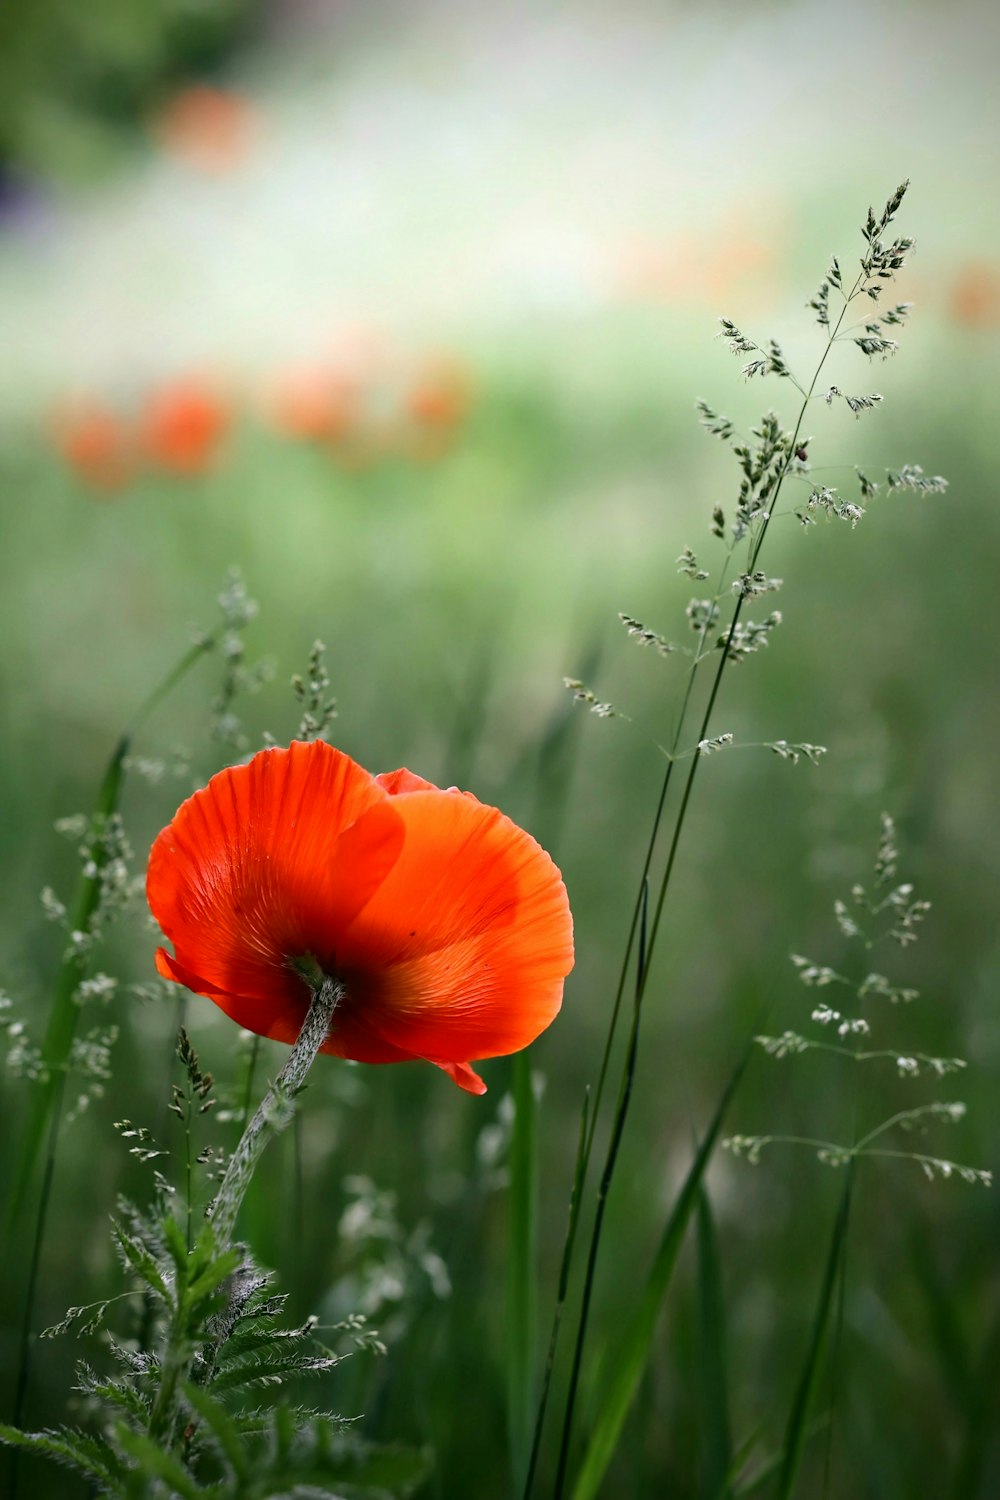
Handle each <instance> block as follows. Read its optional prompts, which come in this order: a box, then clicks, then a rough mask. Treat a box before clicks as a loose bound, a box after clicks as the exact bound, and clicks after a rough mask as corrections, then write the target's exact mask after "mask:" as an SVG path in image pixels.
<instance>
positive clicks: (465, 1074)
mask: <svg viewBox="0 0 1000 1500" xmlns="http://www.w3.org/2000/svg"><path fill="white" fill-rule="evenodd" d="M425 1061H426V1062H432V1063H434V1066H435V1067H436V1068H440V1069H441V1071H442V1072H443V1073H447V1075H448V1077H449V1078H450V1079H451V1080H452V1082H453V1083H457V1084H458V1086H459V1088H460V1089H464V1090H465V1092H466V1093H467V1094H485V1093H486V1085H485V1083H484V1082H483V1080H482V1079H481V1078H480V1076H479V1074H478V1073H477V1072H476V1071H475V1070H474V1069H473V1068H470V1067H469V1064H468V1063H449V1062H437V1060H436V1059H435V1058H433V1057H428V1058H426V1059H425Z"/></svg>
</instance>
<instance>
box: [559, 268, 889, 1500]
mask: <svg viewBox="0 0 1000 1500" xmlns="http://www.w3.org/2000/svg"><path fill="white" fill-rule="evenodd" d="M864 279H865V275H864V271H862V272H861V274H860V275H859V276H858V278H857V280H856V281H855V283H854V286H853V287H852V289H851V291H850V292H849V293H848V294H847V295H846V296H845V297H844V306H843V307H842V309H841V312H840V317H839V318H838V319H837V322H836V324H835V325H834V326H833V327H832V328H831V329H829V330H828V333H827V343H826V347H825V349H824V350H823V353H822V355H821V356H820V359H819V362H818V364H817V366H816V369H815V371H814V373H813V377H812V380H811V381H810V383H809V387H808V389H807V390H806V391H805V392H804V394H803V399H802V405H801V407H800V408H799V414H798V417H797V419H796V423H795V428H794V431H793V433H792V437H791V441H790V442H789V444H788V448H787V451H786V454H785V458H784V462H783V463H782V465H781V470H780V473H779V474H778V478H777V481H776V483H775V487H774V492H773V495H772V496H771V498H770V501H769V504H768V509H767V514H766V515H765V517H764V519H763V521H762V523H761V528H760V531H759V533H758V535H757V537H756V540H755V541H754V543H753V545H752V547H751V549H750V560H749V565H748V568H747V571H748V572H752V571H753V569H754V568H755V567H756V565H757V559H758V557H759V556H760V551H761V548H762V547H763V545H764V538H765V536H766V535H767V531H768V527H769V525H770V522H771V518H772V517H773V515H774V513H775V510H776V508H777V504H778V500H779V498H780V495H781V490H782V486H783V485H784V482H785V478H786V476H787V474H788V470H789V468H790V466H791V463H792V460H793V458H794V456H795V452H796V449H797V447H798V440H799V433H800V432H801V430H802V423H803V422H804V420H805V415H806V412H807V410H808V408H809V403H810V401H811V400H812V397H813V393H814V391H815V389H816V384H817V382H818V380H819V377H820V375H821V373H822V370H823V366H824V365H825V364H826V360H827V356H828V355H829V353H830V350H831V349H832V348H833V345H834V342H835V340H836V338H837V335H838V333H839V332H840V328H841V325H842V324H843V321H844V318H845V316H846V313H847V309H848V307H849V306H850V304H851V302H853V300H854V298H855V297H856V296H857V294H858V291H859V289H860V287H861V285H862V282H863V281H864ZM745 598H746V595H745V594H743V593H740V594H739V595H738V597H737V600H736V605H735V607H734V609H733V615H732V620H731V622H730V626H729V629H728V630H727V632H726V635H725V639H724V641H723V644H722V648H721V651H720V654H719V664H718V666H717V667H716V670H715V676H714V678H713V680H712V686H711V689H710V691H709V695H708V699H707V702H706V704H705V709H704V712H703V714H702V718H701V725H700V727H699V730H698V737H697V747H696V749H695V752H694V755H693V756H692V758H691V766H690V769H689V770H688V774H687V779H686V780H685V783H684V790H683V792H682V794H681V801H680V806H679V807H678V810H677V817H676V819H675V821H674V829H673V834H672V836H671V840H670V846H669V849H668V853H667V862H666V865H665V867H664V871H663V876H662V879H661V881H660V889H659V893H658V896H657V900H656V907H655V910H654V913H653V920H652V923H651V926H650V932H649V944H648V950H647V955H646V960H645V963H640V972H639V974H638V976H637V982H636V996H635V1005H634V1009H633V1012H632V1025H631V1029H630V1032H629V1040H628V1044H627V1050H626V1055H625V1062H624V1065H623V1070H622V1081H621V1086H620V1088H619V1094H618V1101H617V1104H616V1108H615V1117H614V1121H613V1123H612V1127H611V1136H610V1140H609V1143H608V1150H607V1154H606V1157H605V1163H604V1169H603V1172H602V1175H601V1186H600V1192H599V1198H598V1211H597V1215H596V1217H595V1219H594V1224H593V1227H592V1230H591V1239H590V1246H589V1250H588V1257H587V1268H586V1273H585V1277H584V1286H583V1292H582V1296H581V1307H580V1319H579V1323H578V1324H577V1338H576V1347H575V1349H574V1352H573V1365H572V1369H571V1373H570V1381H569V1391H568V1393H567V1397H566V1409H565V1415H564V1418H563V1431H562V1440H561V1443H560V1453H559V1466H558V1470H557V1474H556V1484H555V1490H554V1491H553V1500H562V1495H563V1491H564V1486H565V1481H566V1472H567V1468H568V1463H569V1445H570V1437H571V1434H572V1427H573V1416H574V1409H575V1405H576V1395H577V1388H578V1385H579V1377H580V1371H581V1368H582V1363H583V1348H584V1343H585V1341H586V1335H587V1324H588V1319H589V1313H590V1302H591V1296H592V1293H593V1288H594V1278H595V1273H596V1268H597V1258H598V1250H599V1247H600V1240H601V1231H602V1228H603V1222H604V1212H603V1210H604V1205H605V1203H606V1201H607V1196H608V1192H609V1190H610V1187H611V1180H612V1177H613V1176H614V1169H615V1164H616V1161H617V1157H618V1149H619V1146H620V1144H621V1139H622V1133H623V1131H624V1127H625V1119H626V1116H627V1114H628V1108H629V1103H630V1101H631V1097H632V1080H633V1076H634V1071H635V1061H636V1044H637V1040H638V1031H639V1019H640V1015H641V1012H642V1003H643V1000H644V998H645V993H646V985H647V980H648V976H649V969H650V964H649V959H650V958H651V956H652V951H653V948H654V946H655V944H656V937H657V933H658V931H659V926H660V918H661V917H662V915H663V909H664V906H665V903H666V896H667V891H668V889H669V886H670V879H671V876H672V875H673V870H674V863H675V860H676V857H677V850H678V847H679V845H680V839H681V833H682V831H683V828H684V822H685V818H686V815H687V809H688V803H689V802H690V799H691V792H692V789H693V787H694V780H695V776H696V775H697V772H698V766H699V764H700V762H701V760H702V758H703V752H702V750H701V749H700V745H701V742H702V741H704V740H705V739H707V737H708V733H709V726H710V724H711V718H712V713H713V711H714V708H715V701H716V698H717V697H718V694H719V688H720V686H721V684H722V677H723V674H724V672H725V669H726V664H727V663H728V661H729V659H730V656H731V647H732V642H733V640H734V638H735V635H736V627H737V625H738V624H739V620H740V615H741V613H742V610H743V603H744V599H745ZM689 701H690V698H689V695H685V701H684V705H683V709H682V713H681V716H680V723H679V725H678V729H677V734H676V736H675V741H679V739H680V733H681V729H682V728H683V722H684V718H685V713H686V709H687V706H688V703H689ZM662 804H663V798H662V796H661V800H660V805H659V806H658V808H657V826H658V824H659V819H660V815H661V812H662ZM646 869H647V870H648V861H647V865H646ZM645 878H646V877H645V872H644V876H643V881H645ZM641 889H642V886H641V885H640V900H641ZM638 907H639V901H637V903H636V910H637V912H638ZM634 930H635V924H634V922H633V929H632V933H630V945H631V941H632V938H633V935H634ZM615 1019H617V1007H616V1014H615ZM602 1082H603V1078H602ZM593 1129H594V1124H593V1122H592V1125H591V1130H592V1131H593Z"/></svg>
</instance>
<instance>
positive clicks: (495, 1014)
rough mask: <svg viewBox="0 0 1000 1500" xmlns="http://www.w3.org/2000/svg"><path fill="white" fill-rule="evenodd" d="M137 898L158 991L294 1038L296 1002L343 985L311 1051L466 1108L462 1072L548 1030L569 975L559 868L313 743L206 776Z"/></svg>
mask: <svg viewBox="0 0 1000 1500" xmlns="http://www.w3.org/2000/svg"><path fill="white" fill-rule="evenodd" d="M147 894H148V897H149V904H150V907H151V908H152V911H153V914H154V916H155V917H156V918H157V920H158V921H159V922H160V924H161V926H162V928H163V931H164V933H165V935H166V937H167V938H168V939H169V940H170V941H171V942H172V943H173V945H174V950H175V952H174V955H173V956H171V955H170V954H169V953H168V952H167V951H166V950H165V949H163V948H161V949H159V950H158V952H157V968H158V969H159V972H160V973H161V974H162V975H163V976H164V977H165V978H168V979H173V980H176V981H177V982H178V983H179V984H183V985H186V986H187V988H188V989H191V990H193V991H194V992H195V993H196V994H201V995H205V996H207V997H209V998H210V999H212V1000H214V1001H215V1003H216V1004H217V1005H218V1006H220V1008H221V1009H222V1010H224V1011H225V1012H226V1014H227V1015H229V1016H231V1017H232V1018H233V1019H234V1020H235V1021H237V1022H238V1023H239V1025H241V1026H243V1027H245V1028H246V1029H247V1030H249V1031H254V1032H257V1033H258V1034H260V1035H261V1036H267V1037H272V1038H274V1039H276V1040H279V1041H285V1042H294V1041H295V1039H296V1038H297V1037H298V1035H299V1032H300V1030H301V1028H302V1025H303V1021H304V1018H305V1016H306V1012H307V1009H308V1005H309V989H310V986H311V987H312V988H313V989H316V988H318V987H319V986H320V985H321V984H322V982H323V981H324V980H329V981H332V982H333V983H334V984H335V985H336V986H337V987H338V989H339V992H340V998H339V1000H338V1002H337V1006H336V1010H335V1013H334V1015H333V1019H332V1022H331V1024H330V1027H329V1030H328V1032H327V1033H326V1035H325V1037H324V1039H323V1041H322V1043H321V1050H322V1051H324V1052H328V1053H332V1054H333V1055H334V1056H338V1057H346V1058H352V1059H354V1060H355V1061H358V1062H370V1063H389V1062H405V1061H410V1060H413V1059H414V1058H421V1059H424V1060H426V1061H428V1062H432V1063H434V1064H435V1065H436V1066H437V1067H439V1068H442V1069H443V1070H444V1071H445V1072H446V1073H447V1074H448V1075H449V1076H450V1077H451V1078H452V1079H454V1081H455V1082H456V1083H457V1084H458V1085H459V1086H460V1087H461V1088H463V1089H466V1090H467V1091H469V1092H470V1093H476V1094H478V1093H483V1092H484V1090H485V1084H484V1083H483V1081H482V1079H481V1078H479V1077H478V1075H477V1074H476V1073H475V1072H474V1071H473V1069H472V1067H471V1066H470V1061H471V1060H474V1059H478V1058H488V1057H497V1056H502V1055H505V1054H507V1053H510V1052H517V1051H519V1050H520V1049H521V1048H522V1047H526V1046H527V1045H528V1043H529V1042H531V1041H533V1040H534V1039H535V1037H536V1036H537V1035H538V1034H539V1032H541V1031H543V1030H544V1029H545V1027H546V1026H548V1025H549V1023H550V1022H551V1021H552V1020H553V1018H554V1017H555V1015H556V1013H557V1011H558V1010H559V1007H560V1004H561V1000H562V990H563V980H564V979H565V976H566V975H567V974H568V973H569V971H570V969H571V968H572V964H573V941H572V919H571V916H570V911H569V903H568V900H567V896H566V889H565V886H564V885H563V882H562V879H561V877H560V874H559V871H558V870H557V869H556V867H555V865H554V864H553V863H552V861H551V860H550V859H549V857H548V855H547V854H546V853H545V852H544V851H543V850H542V849H541V848H540V847H539V845H538V844H537V843H536V842H535V840H534V839H533V838H531V836H530V835H529V834H527V833H525V832H524V831H523V830H522V829H520V828H518V827H517V826H516V825H515V824H514V823H512V822H511V821H510V819H509V818H506V817H505V816H504V815H503V814H502V813H501V812H499V811H498V810H497V809H496V808H492V807H487V806H485V805H484V804H482V803H480V802H479V801H477V799H476V798H475V797H473V796H472V795H471V794H469V793H461V792H458V791H457V790H454V789H452V790H450V791H441V790H440V789H439V788H437V787H435V786H433V785H432V783H431V782H429V781H425V780H423V779H422V778H421V777H419V776H415V775H413V774H412V773H411V772H409V771H405V770H400V771H394V772H391V773H389V774H387V775H382V776H377V777H376V776H371V775H369V773H368V772H367V771H365V770H363V769H362V767H361V766H359V765H357V764H356V762H355V761H353V760H351V759H350V757H349V756H347V755H344V754H343V753H342V752H341V751H339V750H335V749H333V747H332V746H330V745H328V744H326V743H324V742H323V741H321V740H316V741H313V742H312V743H309V744H305V743H302V742H293V744H292V745H291V746H290V748H289V749H287V750H279V749H268V750H263V751H261V752H260V753H259V754H257V755H255V756H254V757H253V759H252V760H251V761H250V762H249V764H247V765H244V766H236V767H232V768H231V769H229V770H226V771H222V772H221V773H220V774H219V775H218V776H215V777H213V778H212V780H211V781H210V782H209V784H208V786H207V787H205V788H204V790H202V791H200V792H196V793H195V795H194V796H193V797H191V798H189V799H188V801H187V802H185V803H184V804H183V805H182V806H181V808H180V809H179V810H178V812H177V814H176V815H175V817H174V819H173V821H172V822H171V823H170V824H169V825H168V826H167V828H165V829H164V830H163V832H162V833H161V834H160V835H159V837H158V838H157V840H156V842H155V843H154V845H153V849H152V852H151V855H150V860H149V870H148V875H147Z"/></svg>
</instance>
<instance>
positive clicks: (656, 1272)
mask: <svg viewBox="0 0 1000 1500" xmlns="http://www.w3.org/2000/svg"><path fill="white" fill-rule="evenodd" d="M749 1058H750V1052H749V1049H748V1050H747V1051H746V1052H745V1053H744V1055H743V1057H742V1058H741V1059H740V1061H739V1062H738V1063H737V1065H736V1067H735V1069H734V1070H733V1073H732V1076H731V1077H730V1079H729V1082H728V1083H727V1084H726V1087H725V1089H724V1090H723V1093H722V1097H721V1098H720V1100H719V1103H718V1105H717V1106H716V1110H715V1114H714V1115H713V1116H712V1120H711V1122H710V1124H709V1127H708V1130H707V1131H706V1132H705V1135H704V1136H703V1138H702V1142H701V1145H700V1146H699V1147H698V1151H697V1153H696V1155H695V1158H694V1161H693V1162H692V1163H691V1166H690V1169H689V1171H688V1174H687V1177H686V1178H685V1179H684V1184H683V1186H682V1188H681V1190H680V1192H679V1193H678V1195H677V1198H676V1200H675V1202H674V1206H673V1209H672V1211H671V1214H670V1218H669V1219H668V1220H667V1223H666V1227H665V1228H664V1231H663V1236H662V1238H661V1240H660V1244H659V1248H658V1250H657V1252H656V1259H655V1260H654V1262H653V1268H652V1270H651V1272H650V1275H649V1279H648V1281H647V1283H646V1288H645V1291H644V1292H643V1295H642V1300H641V1301H640V1303H639V1306H638V1307H637V1308H636V1311H635V1313H634V1315H633V1317H632V1321H631V1323H630V1325H629V1328H628V1330H627V1332H626V1334H625V1338H624V1340H623V1341H622V1345H621V1347H620V1349H619V1351H618V1354H617V1356H616V1357H615V1359H614V1361H613V1364H612V1366H611V1369H610V1373H609V1375H608V1377H607V1379H606V1382H605V1392H604V1397H603V1400H602V1401H601V1404H600V1406H599V1408H598V1410H597V1413H596V1416H595V1419H594V1424H593V1431H592V1434H591V1438H590V1442H589V1443H588V1445H587V1449H586V1452H585V1453H584V1458H583V1463H582V1465H581V1468H580V1472H579V1475H578V1476H577V1481H576V1484H575V1486H574V1488H573V1500H593V1497H594V1496H595V1495H596V1494H597V1493H598V1490H599V1489H600V1486H601V1483H602V1481H603V1479H604V1476H605V1474H606V1472H607V1468H608V1464H609V1463H610V1462H611V1459H612V1456H613V1454H614V1451H615V1448H616V1447H617V1444H618V1439H619V1437H620V1436H621V1430H622V1426H623V1425H624V1422H625V1418H626V1416H627V1415H628V1411H629V1407H630V1406H631V1405H632V1401H633V1399H634V1397H635V1393H636V1391H637V1390H638V1388H639V1383H640V1381H641V1379H642V1375H643V1371H644V1370H645V1368H646V1365H647V1363H648V1362H649V1352H650V1349H651V1347H652V1343H653V1336H654V1334H655V1332H656V1324H657V1321H658V1319H659V1314H660V1308H661V1307H662V1305H663V1299H664V1297H665V1295H666V1292H667V1288H668V1287H669V1285H670V1280H671V1277H672V1276H673V1272H674V1267H675V1265H676V1264H677V1256H678V1254H679V1252H680V1248H681V1243H682V1241H683V1239H684V1232H685V1230H686V1229H687V1226H688V1222H689V1220H690V1218H691V1215H692V1213H693V1212H694V1210H695V1208H696V1206H697V1202H698V1191H699V1188H700V1187H701V1182H702V1178H703V1177H704V1175H705V1171H706V1169H707V1167H708V1163H709V1161H710V1159H711V1156H712V1151H713V1150H714V1148H715V1143H716V1140H717V1139H718V1135H719V1131H720V1129H721V1127H722V1121H723V1118H724V1116H725V1113H726V1110H727V1109H728V1108H729V1104H730V1102H731V1100H732V1097H733V1095H734V1094H735V1092H736V1089H737V1087H738V1085H739V1082H740V1080H741V1078H742V1077H743V1073H744V1070H745V1068H746V1065H747V1063H748V1061H749Z"/></svg>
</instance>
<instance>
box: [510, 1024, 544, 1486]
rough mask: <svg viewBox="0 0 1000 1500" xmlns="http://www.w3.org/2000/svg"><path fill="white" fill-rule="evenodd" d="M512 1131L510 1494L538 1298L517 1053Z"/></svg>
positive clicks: (531, 1421) (529, 1415)
mask: <svg viewBox="0 0 1000 1500" xmlns="http://www.w3.org/2000/svg"><path fill="white" fill-rule="evenodd" d="M513 1091H514V1126H513V1133H512V1136H511V1144H510V1193H509V1200H508V1201H509V1205H510V1238H509V1242H508V1247H507V1426H508V1431H509V1435H510V1453H511V1467H512V1470H513V1479H514V1489H515V1491H516V1490H519V1489H520V1488H521V1487H522V1485H523V1484H524V1480H525V1477H526V1475H527V1472H528V1464H529V1462H530V1454H531V1438H532V1431H533V1429H534V1425H535V1360H536V1335H535V1330H536V1327H537V1321H538V1294H537V1282H536V1276H535V1267H536V1259H535V1257H536V1248H537V1236H538V1225H537V1203H538V1143H537V1132H536V1114H537V1104H536V1101H535V1091H534V1088H533V1086H532V1079H531V1058H530V1055H529V1053H528V1052H518V1053H517V1054H516V1056H515V1057H514V1066H513Z"/></svg>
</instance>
